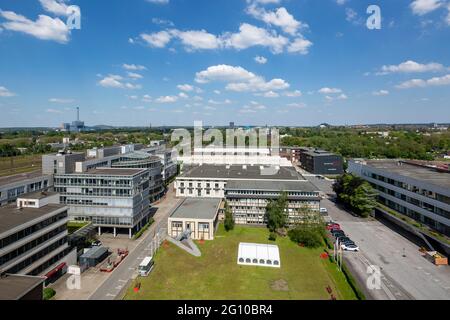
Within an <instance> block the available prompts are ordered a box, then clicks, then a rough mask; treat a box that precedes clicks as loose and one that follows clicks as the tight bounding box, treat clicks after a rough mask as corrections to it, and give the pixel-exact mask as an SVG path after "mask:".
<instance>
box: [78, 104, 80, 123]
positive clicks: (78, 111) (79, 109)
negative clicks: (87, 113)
mask: <svg viewBox="0 0 450 320" xmlns="http://www.w3.org/2000/svg"><path fill="white" fill-rule="evenodd" d="M77 121H80V108H79V107H77Z"/></svg>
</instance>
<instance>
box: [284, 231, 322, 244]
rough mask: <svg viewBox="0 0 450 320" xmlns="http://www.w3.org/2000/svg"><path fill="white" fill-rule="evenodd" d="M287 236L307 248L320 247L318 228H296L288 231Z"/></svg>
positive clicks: (320, 235)
mask: <svg viewBox="0 0 450 320" xmlns="http://www.w3.org/2000/svg"><path fill="white" fill-rule="evenodd" d="M288 235H289V238H290V239H291V240H292V241H294V242H296V243H302V244H303V245H304V246H305V247H307V248H317V247H320V246H321V245H322V234H321V232H320V230H319V228H313V227H308V226H298V227H296V228H295V229H291V230H289V232H288Z"/></svg>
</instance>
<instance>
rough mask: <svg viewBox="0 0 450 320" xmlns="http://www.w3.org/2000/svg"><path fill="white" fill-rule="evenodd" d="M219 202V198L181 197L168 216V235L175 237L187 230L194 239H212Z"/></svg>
mask: <svg viewBox="0 0 450 320" xmlns="http://www.w3.org/2000/svg"><path fill="white" fill-rule="evenodd" d="M221 202H222V199H220V198H208V199H198V198H185V199H183V200H182V201H180V203H179V204H178V205H177V206H176V207H175V208H174V209H173V210H172V212H171V214H170V216H169V219H168V230H167V231H168V234H169V236H171V237H172V238H175V239H176V238H177V237H178V236H180V235H182V234H183V233H184V232H185V231H186V230H189V231H190V236H191V238H192V239H194V240H213V239H214V232H215V230H216V226H217V222H218V213H219V209H220V205H221ZM189 231H188V232H189Z"/></svg>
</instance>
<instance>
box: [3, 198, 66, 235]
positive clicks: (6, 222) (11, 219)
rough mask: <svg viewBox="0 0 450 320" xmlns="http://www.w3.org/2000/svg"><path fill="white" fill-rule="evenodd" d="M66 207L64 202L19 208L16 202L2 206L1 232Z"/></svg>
mask: <svg viewBox="0 0 450 320" xmlns="http://www.w3.org/2000/svg"><path fill="white" fill-rule="evenodd" d="M63 207H65V205H62V204H47V205H45V206H43V207H41V208H22V209H19V208H17V205H16V204H10V205H7V206H3V207H0V234H1V233H3V232H6V231H8V230H11V229H13V228H15V227H18V226H20V225H22V224H24V223H27V222H30V221H33V220H35V219H38V218H40V217H42V216H44V215H46V214H49V213H51V212H53V211H56V210H58V209H61V208H63Z"/></svg>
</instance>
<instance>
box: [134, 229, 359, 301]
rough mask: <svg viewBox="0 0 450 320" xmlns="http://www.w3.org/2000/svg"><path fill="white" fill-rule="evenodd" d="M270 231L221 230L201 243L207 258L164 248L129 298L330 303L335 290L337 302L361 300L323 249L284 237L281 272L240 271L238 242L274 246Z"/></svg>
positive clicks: (280, 241)
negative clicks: (212, 237)
mask: <svg viewBox="0 0 450 320" xmlns="http://www.w3.org/2000/svg"><path fill="white" fill-rule="evenodd" d="M268 235H269V232H268V231H267V229H265V228H257V227H244V226H236V227H235V230H233V231H231V232H229V233H227V232H225V231H224V228H223V225H222V224H221V225H220V226H219V230H218V232H217V234H216V238H215V240H213V241H207V242H205V243H204V244H199V247H200V250H201V251H202V256H201V257H199V258H197V257H194V256H191V255H190V254H188V253H187V252H185V251H183V250H181V249H180V248H178V247H176V246H174V245H172V244H169V245H168V246H166V245H163V246H161V248H160V250H159V251H158V253H157V255H156V257H155V267H154V269H153V271H152V272H151V274H150V275H149V276H148V277H146V278H138V280H137V281H140V282H141V289H140V291H139V292H137V293H136V292H134V291H133V287H134V284H133V285H132V286H131V287H130V288H129V289H128V291H127V293H126V295H125V299H135V300H143V299H163V300H165V299H194V300H201V299H226V300H229V299H275V300H276V299H296V300H300V299H330V295H329V294H328V292H327V291H326V287H327V286H330V287H331V288H332V290H333V293H334V295H335V296H336V297H337V299H356V296H355V294H354V292H353V291H352V289H351V288H350V286H349V284H348V283H347V282H346V280H345V278H344V275H343V274H341V273H339V272H338V271H337V269H336V266H335V265H334V264H332V263H331V262H329V260H328V259H322V258H320V254H321V253H322V252H323V248H322V249H307V248H301V247H299V246H298V245H296V244H295V243H293V242H291V241H290V240H289V238H280V237H278V239H277V240H276V244H277V245H278V246H279V248H280V256H281V257H280V259H281V268H269V267H252V266H241V265H238V264H237V263H236V260H237V250H238V245H239V242H254V243H272V244H273V243H274V242H270V241H268V240H267V238H268Z"/></svg>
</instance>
